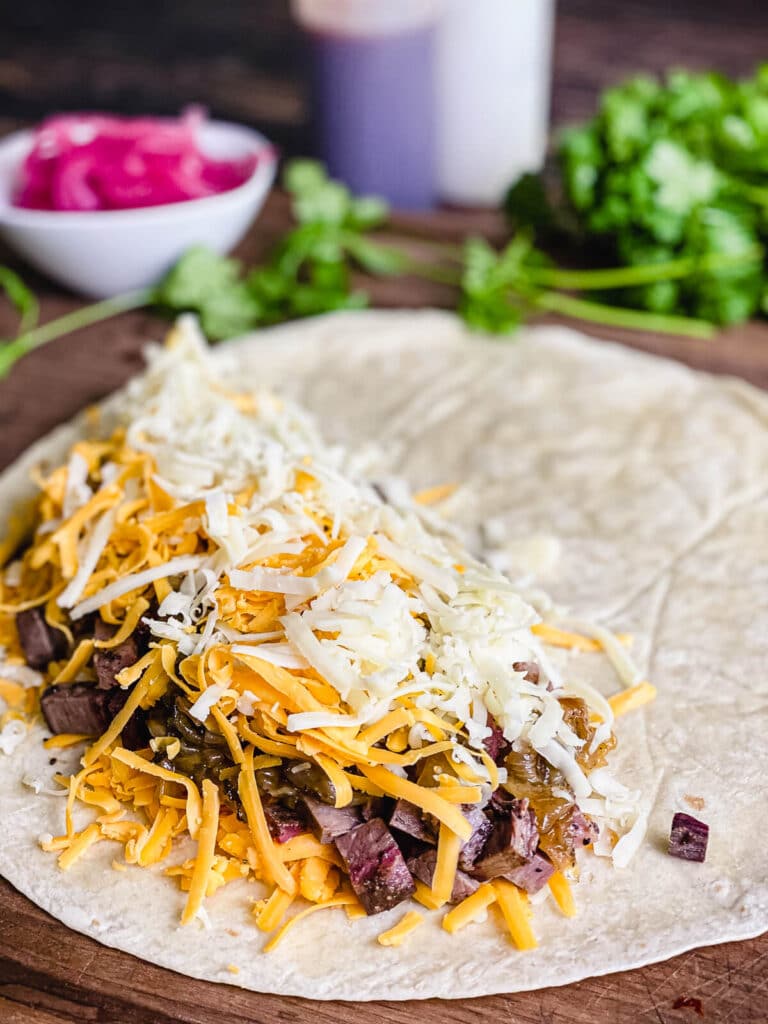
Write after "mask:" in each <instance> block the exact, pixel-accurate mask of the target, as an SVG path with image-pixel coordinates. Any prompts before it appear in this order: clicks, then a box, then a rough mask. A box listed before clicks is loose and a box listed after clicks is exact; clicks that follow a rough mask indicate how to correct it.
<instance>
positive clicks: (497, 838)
mask: <svg viewBox="0 0 768 1024" xmlns="http://www.w3.org/2000/svg"><path fill="white" fill-rule="evenodd" d="M538 843H539V830H538V828H537V827H536V815H535V814H534V813H533V811H532V810H531V808H529V806H528V801H527V800H516V801H515V803H514V805H513V806H512V807H511V808H510V811H509V814H508V815H507V816H506V817H503V818H499V819H497V820H496V821H495V822H494V824H493V827H492V829H491V834H490V836H489V837H488V842H487V843H486V844H485V849H484V850H483V853H482V856H481V857H480V858H479V859H478V860H477V861H476V863H475V865H474V867H473V869H472V874H473V875H474V876H475V878H481V879H483V880H484V881H486V880H489V879H491V878H499V877H500V876H502V875H506V874H507V873H508V872H510V871H513V870H514V869H515V868H519V867H521V865H523V864H527V863H528V862H529V861H530V860H531V859H532V858H533V855H534V854H535V853H536V847H537V846H538Z"/></svg>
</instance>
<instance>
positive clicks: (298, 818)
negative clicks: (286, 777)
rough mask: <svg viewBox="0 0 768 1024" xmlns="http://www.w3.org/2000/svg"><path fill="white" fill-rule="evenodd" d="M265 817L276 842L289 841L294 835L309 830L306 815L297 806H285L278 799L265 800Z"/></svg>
mask: <svg viewBox="0 0 768 1024" xmlns="http://www.w3.org/2000/svg"><path fill="white" fill-rule="evenodd" d="M264 817H265V818H266V819H267V828H268V829H269V834H270V835H271V836H272V838H273V839H274V841H275V842H276V843H287V842H288V840H289V839H293V838H294V836H300V835H303V834H304V832H306V831H307V825H306V822H305V820H304V816H303V814H302V813H301V811H300V810H299V809H298V807H297V808H295V809H292V808H290V807H285V806H284V805H283V804H280V803H278V802H277V801H268V800H265V801H264Z"/></svg>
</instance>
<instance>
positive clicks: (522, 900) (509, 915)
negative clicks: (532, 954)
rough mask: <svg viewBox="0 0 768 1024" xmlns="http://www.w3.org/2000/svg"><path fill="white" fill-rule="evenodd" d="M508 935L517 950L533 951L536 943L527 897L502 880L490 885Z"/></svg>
mask: <svg viewBox="0 0 768 1024" xmlns="http://www.w3.org/2000/svg"><path fill="white" fill-rule="evenodd" d="M492 884H493V888H494V891H495V893H496V900H497V901H498V904H499V908H500V909H501V912H502V914H503V915H504V921H505V922H506V925H507V928H508V929H509V935H510V938H511V939H512V941H513V942H514V944H515V945H516V946H517V948H518V949H535V948H536V946H537V945H538V943H537V942H536V937H535V935H534V934H533V929H532V928H531V919H530V908H529V904H528V897H527V896H526V895H525V893H524V892H522V890H520V889H518V888H517V886H516V885H513V884H512V883H511V882H508V881H506V880H505V879H503V878H497V879H495V881H494V882H493V883H492Z"/></svg>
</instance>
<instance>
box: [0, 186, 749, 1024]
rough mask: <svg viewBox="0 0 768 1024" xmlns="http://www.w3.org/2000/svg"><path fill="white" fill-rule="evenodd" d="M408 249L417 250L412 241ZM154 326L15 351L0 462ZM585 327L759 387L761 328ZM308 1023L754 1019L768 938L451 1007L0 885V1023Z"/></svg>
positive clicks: (4, 401)
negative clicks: (147, 933)
mask: <svg viewBox="0 0 768 1024" xmlns="http://www.w3.org/2000/svg"><path fill="white" fill-rule="evenodd" d="M287 223H288V214H287V206H286V202H285V199H284V197H283V196H281V195H278V194H276V195H274V196H273V197H271V199H270V201H269V203H268V205H267V207H266V209H265V211H264V213H263V215H262V217H261V218H260V220H259V222H258V225H257V227H256V229H255V230H254V231H252V232H251V235H250V236H249V237H248V239H247V240H246V241H245V243H244V244H243V246H242V247H241V255H242V256H243V258H244V259H246V260H249V261H250V260H255V259H256V258H258V256H259V254H260V253H261V252H263V251H264V250H265V249H266V248H267V247H268V246H269V244H270V242H271V241H272V240H273V239H274V238H275V237H276V236H277V235H278V234H279V233H280V232H281V231H283V230H285V227H286V226H287ZM397 229H402V230H408V232H409V234H412V233H416V234H418V235H420V236H421V237H422V238H423V239H425V240H426V241H429V240H446V241H455V240H457V239H459V238H461V237H462V236H463V235H464V234H466V233H470V232H475V233H477V232H485V233H486V234H488V235H489V236H490V237H496V238H499V239H500V238H501V237H502V235H503V225H502V223H501V221H500V220H499V218H498V217H497V216H496V215H494V214H486V213H479V214H478V213H465V212H448V211H446V212H441V213H436V214H432V215H429V216H419V217H409V218H400V219H399V220H398V222H397V224H396V230H397ZM408 244H409V247H410V248H411V250H412V251H413V253H414V255H419V244H418V242H416V243H413V242H410V243H408ZM4 255H5V254H2V253H0V260H2V261H4V260H3V257H4ZM25 277H26V278H27V280H29V281H30V283H32V284H33V285H34V286H35V288H36V290H37V292H38V294H39V295H40V297H41V299H42V308H43V317H44V318H45V319H48V318H51V317H53V316H56V315H59V314H60V313H63V312H66V311H68V310H70V309H72V308H74V307H75V306H76V305H77V303H76V301H75V300H73V299H72V298H70V297H67V296H64V295H62V294H61V293H60V292H57V291H56V290H55V289H54V288H53V287H52V286H50V285H47V284H45V283H44V282H42V281H40V280H37V279H35V278H34V275H32V274H30V273H25ZM371 291H372V294H373V296H374V301H375V302H376V304H378V305H382V306H411V307H415V306H422V305H438V306H444V305H450V303H451V300H452V294H451V292H450V291H449V290H448V289H445V288H442V287H440V286H437V285H432V284H427V283H424V282H421V281H415V280H408V281H404V280H397V281H394V280H392V281H383V282H376V283H375V284H374V286H373V287H372V288H371ZM0 305H2V306H3V308H2V309H1V310H0V337H8V336H11V335H12V333H13V324H14V322H13V317H12V316H11V315H10V313H9V311H8V310H7V309H6V308H5V304H0ZM162 331H163V324H162V321H160V320H158V319H157V318H156V317H154V316H152V315H150V314H144V313H135V314H131V315H126V316H124V317H122V318H120V319H119V320H117V321H113V322H108V323H106V324H104V325H102V326H100V327H95V328H91V329H89V330H86V331H81V332H78V333H77V334H75V335H70V336H69V337H68V338H66V339H63V340H61V341H59V342H56V343H54V344H52V345H50V346H48V347H47V348H45V349H44V350H42V351H39V352H37V353H34V354H32V355H31V356H29V357H27V358H26V359H25V360H23V361H22V362H21V363H20V364H19V365H18V366H17V367H16V368H15V369H14V371H13V373H12V374H11V376H10V377H9V378H8V379H7V380H6V381H3V382H0V469H1V468H3V467H4V466H6V465H7V464H8V463H9V462H10V461H11V460H12V459H13V458H14V457H15V456H16V455H18V454H19V453H20V452H21V451H23V450H24V448H26V447H27V446H28V445H29V444H30V443H31V442H32V441H34V440H35V439H36V438H38V437H40V436H41V435H42V434H43V433H45V432H46V431H47V430H49V429H50V428H51V427H53V426H55V424H57V423H59V422H61V421H62V420H64V419H67V418H69V417H70V416H72V415H73V414H74V413H75V412H77V410H78V409H80V408H82V406H84V405H86V404H87V403H89V402H92V401H95V400H96V399H98V398H100V397H101V396H103V395H104V394H106V393H107V392H108V391H111V390H112V389H114V388H115V387H117V386H119V385H120V384H122V383H123V382H124V381H125V380H126V379H127V378H128V377H129V376H130V374H132V373H133V372H135V371H136V370H138V369H139V367H140V365H141V357H140V352H141V347H142V345H143V344H144V343H145V342H146V341H147V340H148V339H150V338H159V337H160V336H161V335H162ZM591 333H593V334H594V333H597V334H601V333H602V334H603V335H604V336H606V337H611V338H620V340H622V341H625V342H626V343H627V344H629V345H633V346H635V347H637V348H644V349H646V350H648V351H651V352H654V353H657V354H659V355H666V356H669V357H671V358H675V359H680V360H682V361H683V362H685V363H688V364H689V365H691V366H697V367H700V368H703V369H708V370H711V371H713V372H716V373H732V374H736V375H738V376H740V377H744V378H745V379H747V380H750V381H752V382H753V383H754V384H757V385H759V386H761V387H766V388H768V326H766V325H762V324H761V325H757V324H751V325H748V326H746V327H741V328H737V329H733V330H730V331H728V332H725V333H723V334H722V335H720V336H719V337H718V338H717V339H716V340H714V341H709V342H694V341H689V340H681V339H670V338H659V337H649V336H642V335H637V334H631V333H629V332H618V331H615V330H607V331H603V332H599V331H591ZM0 842H2V836H0ZM511 955H520V954H515V953H512V954H511ZM310 1019H311V1020H314V1021H316V1022H317V1024H338V1022H344V1024H347V1022H349V1024H352V1022H353V1021H354V1022H359V1021H370V1022H384V1021H387V1022H392V1024H394V1022H397V1024H416V1022H417V1021H418V1022H419V1024H442V1022H446V1021H452V1022H455V1024H470V1022H471V1024H492V1022H493V1024H496V1022H499V1021H504V1022H509V1024H646V1022H656V1024H684V1022H689V1024H696V1022H698V1021H699V1020H703V1021H711V1022H716V1024H725V1022H729V1024H766V1022H768V935H763V936H762V937H761V938H758V939H754V940H752V941H749V942H741V943H728V944H726V945H721V946H714V947H709V948H706V949H701V950H696V951H693V952H690V953H686V954H684V955H683V956H680V957H676V958H675V959H673V960H670V961H667V962H666V963H662V964H655V965H652V966H650V967H645V968H642V969H640V970H636V971H626V972H623V973H621V974H614V975H610V976H608V977H605V978H592V979H589V980H587V981H583V982H580V983H579V984H576V985H569V986H567V987H565V988H549V989H545V990H542V991H539V992H529V993H520V994H517V995H509V996H504V995H502V996H489V997H486V998H484V999H472V1000H466V1001H455V1002H450V1003H447V1002H440V1001H437V1000H430V1001H427V1002H409V1003H399V1002H387V1003H321V1002H311V1001H308V1000H300V999H288V998H281V997H277V996H262V995H256V994H254V993H250V992H243V991H240V990H239V989H236V988H232V987H229V986H226V987H225V986H220V985H213V984H210V983H208V982H201V981H194V980H192V979H190V978H185V977H182V976H180V975H177V974H174V973H173V972H171V971H166V970H164V969H162V968H159V967H155V966H153V965H151V964H147V963H144V962H142V961H140V960H137V959H135V958H134V957H131V956H129V955H127V954H125V953H120V952H117V951H115V950H111V949H107V948H105V947H103V946H101V945H99V944H98V943H97V942H95V941H94V940H92V939H89V938H85V937H84V936H81V935H78V934H77V933H75V932H71V931H69V930H68V929H67V928H65V927H64V926H63V925H61V924H59V923H58V922H57V921H54V920H53V919H52V918H51V917H49V916H48V915H47V914H45V913H44V912H43V911H41V910H39V909H38V908H37V907H35V906H34V905H33V904H32V903H30V902H29V901H28V900H27V899H25V898H24V897H23V896H21V895H20V894H19V893H17V892H16V891H15V890H14V889H12V888H11V886H10V885H8V884H7V883H6V882H4V881H2V880H0V1024H22V1022H23V1024H64V1022H67V1024H74V1022H77V1024H85V1022H98V1024H172V1022H183V1024H245V1022H247V1021H248V1022H258V1024H274V1022H278V1021H279V1022H281V1024H298V1022H303V1021H307V1020H310Z"/></svg>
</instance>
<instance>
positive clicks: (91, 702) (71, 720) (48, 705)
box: [40, 683, 113, 736]
mask: <svg viewBox="0 0 768 1024" xmlns="http://www.w3.org/2000/svg"><path fill="white" fill-rule="evenodd" d="M109 698H110V694H108V693H106V692H105V691H104V690H98V689H97V688H96V687H95V686H94V685H93V684H92V683H67V684H63V685H61V686H51V687H49V688H48V689H47V690H46V691H45V693H44V694H43V696H42V697H41V698H40V709H41V711H42V712H43V716H44V718H45V721H46V722H47V724H48V728H49V729H50V730H51V732H53V733H60V732H73V733H83V734H85V735H86V736H99V735H101V733H103V732H104V730H105V729H106V728H107V726H108V725H109V723H110V721H111V720H112V717H113V716H112V715H111V714H110V699H109Z"/></svg>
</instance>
